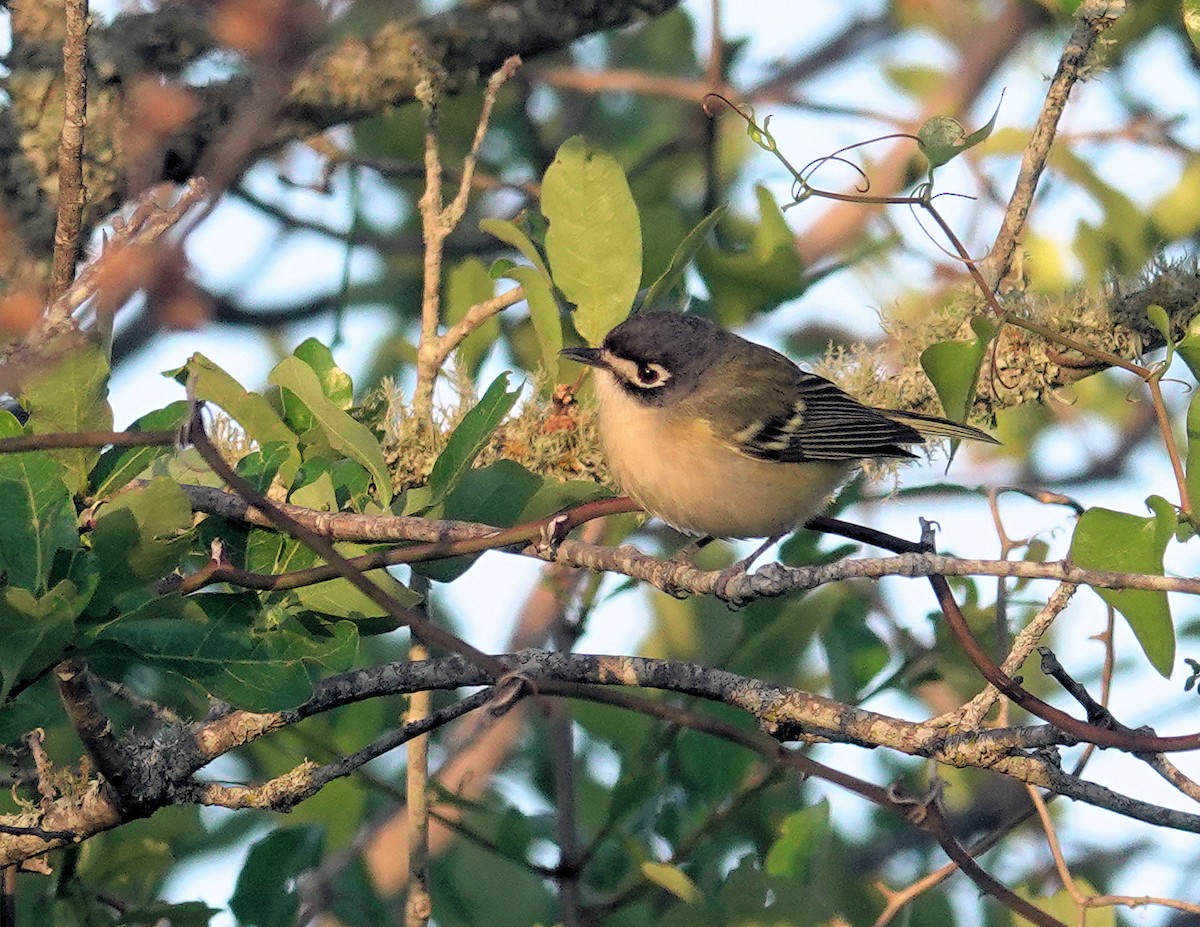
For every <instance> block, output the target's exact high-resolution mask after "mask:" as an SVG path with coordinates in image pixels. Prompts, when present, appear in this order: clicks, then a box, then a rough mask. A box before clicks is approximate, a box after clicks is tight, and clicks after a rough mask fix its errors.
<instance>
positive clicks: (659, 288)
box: [642, 204, 727, 309]
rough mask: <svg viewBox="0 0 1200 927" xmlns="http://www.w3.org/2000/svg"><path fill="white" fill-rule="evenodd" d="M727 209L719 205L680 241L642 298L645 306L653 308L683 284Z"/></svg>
mask: <svg viewBox="0 0 1200 927" xmlns="http://www.w3.org/2000/svg"><path fill="white" fill-rule="evenodd" d="M726 209H727V207H726V206H725V205H724V204H722V205H720V206H718V207H717V208H716V209H714V210H713V211H712V212H710V213H709V214H708V215H707V216H705V217H704V218H703V219H701V220H700V221H699V222H698V223H697V224H696V227H695V228H693V229H692V230H691V231H690V232H688V233H687V235H686V237H684V239H683V241H681V242H680V243H679V247H677V248H676V249H675V253H674V254H673V255H671V263H670V264H669V265H667V269H666V270H664V271H663V272H662V274H661V275H660V276H659V278H658V279H657V280H655V281H654V282H653V283H652V284H650V288H649V289H647V290H646V295H645V296H644V297H643V298H642V306H643V308H646V309H653V308H654V307H655V305H656V304H657V303H658V302H659V301H661V300H663V299H665V298H666V297H667V296H668V295H670V293H671V291H672V290H674V289H675V288H676V287H682V286H683V275H684V273H686V272H687V269H688V265H690V264H691V263H692V261H693V259H694V258H695V257H696V255H697V253H698V252H699V251H700V248H701V246H702V245H703V244H704V242H705V241H706V240H707V238H708V235H709V233H710V232H711V231H712V230H713V229H714V228H716V226H717V223H718V222H720V221H721V217H722V216H724V215H725V211H726Z"/></svg>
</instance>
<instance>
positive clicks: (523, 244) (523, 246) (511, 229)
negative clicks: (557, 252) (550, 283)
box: [479, 219, 550, 277]
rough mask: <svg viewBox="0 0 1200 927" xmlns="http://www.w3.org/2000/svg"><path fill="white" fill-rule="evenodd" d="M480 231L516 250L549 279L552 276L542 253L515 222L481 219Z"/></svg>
mask: <svg viewBox="0 0 1200 927" xmlns="http://www.w3.org/2000/svg"><path fill="white" fill-rule="evenodd" d="M479 229H480V231H483V232H486V233H487V234H489V235H491V236H492V237H493V238H499V239H500V240H501V241H502V242H504V243H505V244H506V245H508V246H509V247H512V248H516V249H517V250H518V251H519V252H521V254H522V256H524V258H525V260H527V261H528V262H529V263H530V264H532V265H533V266H534V267H536V268H537V269H538V270H539V271H541V272H542V273H543V274H544V275H546V276H547V277H549V276H550V271H549V270H547V268H546V262H545V261H543V260H542V255H541V253H540V252H539V251H538V249H537V247H536V246H535V245H534V243H533V242H532V241H530V240H529V236H528V235H526V234H525V233H524V232H523V231H522V230H521V228H520V226H518V225H517V224H516V223H515V222H510V221H509V220H508V219H480V220H479Z"/></svg>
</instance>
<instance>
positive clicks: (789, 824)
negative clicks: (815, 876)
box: [766, 798, 831, 881]
mask: <svg viewBox="0 0 1200 927" xmlns="http://www.w3.org/2000/svg"><path fill="white" fill-rule="evenodd" d="M830 834H831V831H830V827H829V802H828V801H827V800H826V799H824V798H823V799H821V800H820V801H819V802H817V803H816V804H815V805H810V806H808V807H807V808H802V809H800V810H799V811H795V812H793V813H792V814H789V815H788V816H787V817H786V818H784V819H783V823H782V825H781V826H780V829H779V839H778V840H776V841H775V842H774V843H773V844H772V845H771V849H770V850H768V851H767V858H766V870H767V874H768V875H772V876H777V877H786V878H788V879H797V880H801V881H808V876H810V875H811V874H812V873H813V871H814V870H816V869H817V868H818V864H819V862H820V860H821V858H822V857H823V856H824V855H825V854H826V852H827V851H828V845H829V839H830Z"/></svg>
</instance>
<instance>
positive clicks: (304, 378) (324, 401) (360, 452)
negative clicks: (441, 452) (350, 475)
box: [267, 357, 392, 505]
mask: <svg viewBox="0 0 1200 927" xmlns="http://www.w3.org/2000/svg"><path fill="white" fill-rule="evenodd" d="M267 379H268V381H269V382H271V383H273V384H274V385H276V386H278V387H280V388H281V389H284V390H287V391H288V392H290V393H292V395H294V396H295V397H296V399H298V400H299V401H300V402H301V403H303V405H304V407H305V408H306V409H307V410H308V411H309V412H310V413H311V414H312V417H313V421H314V422H315V423H316V427H317V428H318V429H319V430H320V432H321V434H322V435H324V437H325V438H326V439H327V440H328V441H329V445H330V447H332V448H333V449H334V450H336V451H338V452H339V453H342V454H345V455H346V456H347V457H349V458H350V459H351V460H355V461H358V463H360V464H362V465H363V466H364V467H366V469H367V471H368V472H369V473H370V474H371V477H372V478H373V479H374V480H375V491H376V492H377V493H378V494H379V497H380V499H381V500H382V501H383V504H384V505H387V504H388V503H389V502H391V500H392V477H391V473H390V472H389V471H388V468H387V462H386V461H385V460H384V459H383V451H382V450H381V449H380V447H379V442H378V441H377V440H376V439H375V436H374V435H373V434H371V429H369V428H368V427H367V426H366V425H364V424H363V423H362V422H359V421H355V420H354V419H353V418H351V417H350V416H349V415H347V414H346V413H345V412H343V411H342V410H341V409H339V408H338V407H337V406H336V405H334V404H333V403H332V402H331V401H330V400H329V398H328V397H327V396H326V395H325V392H324V390H323V389H322V387H321V382H320V380H319V379H318V378H317V375H316V373H315V372H314V371H313V369H312V368H311V367H309V366H308V365H307V364H305V363H304V362H303V361H301V360H300V359H299V358H297V357H287V358H284V359H283V360H282V361H281V362H280V363H279V364H278V365H277V366H276V367H275V369H274V370H272V371H271V373H270V375H269V376H268V378H267Z"/></svg>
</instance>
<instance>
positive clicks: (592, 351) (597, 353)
mask: <svg viewBox="0 0 1200 927" xmlns="http://www.w3.org/2000/svg"><path fill="white" fill-rule="evenodd" d="M558 353H559V354H560V355H562V356H563V357H566V358H568V359H570V360H573V361H578V362H579V363H581V364H587V365H588V366H589V367H604V366H606V364H605V363H604V358H603V352H602V351H601V349H600V348H563V349H562V350H561V351H559V352H558Z"/></svg>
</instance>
